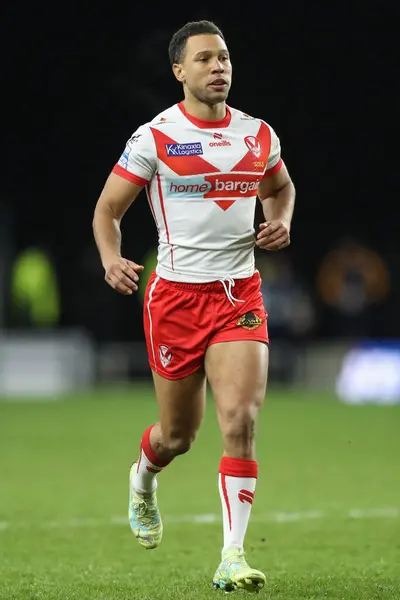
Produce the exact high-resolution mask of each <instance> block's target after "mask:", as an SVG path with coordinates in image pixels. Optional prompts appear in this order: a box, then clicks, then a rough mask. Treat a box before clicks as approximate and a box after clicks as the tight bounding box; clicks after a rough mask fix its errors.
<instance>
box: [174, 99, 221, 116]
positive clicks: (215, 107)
mask: <svg viewBox="0 0 400 600" xmlns="http://www.w3.org/2000/svg"><path fill="white" fill-rule="evenodd" d="M183 106H184V107H185V110H186V112H187V113H189V115H192V116H193V117H196V118H197V119H202V120H203V121H220V120H221V119H224V118H225V115H226V104H225V102H219V103H218V104H205V103H204V102H200V101H199V100H196V99H195V98H185V99H184V100H183Z"/></svg>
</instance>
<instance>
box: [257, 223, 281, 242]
mask: <svg viewBox="0 0 400 600" xmlns="http://www.w3.org/2000/svg"><path fill="white" fill-rule="evenodd" d="M283 235H288V233H287V231H286V229H285V228H284V227H283V226H281V227H279V229H276V230H275V231H270V230H269V229H268V230H266V229H264V230H263V231H262V232H261V233H259V234H258V236H257V240H268V242H274V241H275V240H277V239H278V238H280V237H282V236H283Z"/></svg>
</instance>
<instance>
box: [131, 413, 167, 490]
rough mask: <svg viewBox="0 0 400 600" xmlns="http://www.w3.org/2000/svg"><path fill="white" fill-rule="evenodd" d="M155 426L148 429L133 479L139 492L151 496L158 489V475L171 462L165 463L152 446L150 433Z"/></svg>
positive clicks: (142, 442)
mask: <svg viewBox="0 0 400 600" xmlns="http://www.w3.org/2000/svg"><path fill="white" fill-rule="evenodd" d="M153 427H154V425H151V426H150V427H148V428H147V429H146V431H145V432H144V434H143V437H142V441H141V444H140V454H139V460H138V464H137V467H136V473H135V475H134V477H133V487H134V489H135V490H136V491H137V492H141V493H144V494H149V493H151V492H154V490H155V489H156V488H157V475H158V473H160V472H161V471H162V470H163V468H164V467H166V466H167V465H168V464H169V463H170V462H171V461H163V460H162V459H161V458H159V457H158V456H157V454H156V453H155V451H154V450H153V448H152V447H151V445H150V431H151V430H152V429H153Z"/></svg>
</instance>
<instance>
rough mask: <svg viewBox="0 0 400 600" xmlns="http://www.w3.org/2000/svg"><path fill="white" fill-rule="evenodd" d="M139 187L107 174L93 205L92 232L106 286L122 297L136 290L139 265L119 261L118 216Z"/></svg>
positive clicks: (121, 214) (127, 261) (122, 214)
mask: <svg viewBox="0 0 400 600" xmlns="http://www.w3.org/2000/svg"><path fill="white" fill-rule="evenodd" d="M141 189H142V187H141V186H140V185H137V184H136V183H132V182H131V181H128V180H127V179H124V178H123V177H120V176H119V175H116V174H115V173H110V175H109V177H108V179H107V181H106V183H105V185H104V188H103V190H102V192H101V194H100V197H99V199H98V200H97V203H96V208H95V211H94V217H93V233H94V238H95V241H96V245H97V248H98V250H99V254H100V258H101V262H102V265H103V267H104V270H105V279H106V281H107V283H109V284H110V285H111V287H113V288H114V289H116V290H117V291H119V292H121V293H122V294H131V293H132V291H136V290H137V289H138V288H137V285H136V283H134V282H135V281H138V279H139V277H138V275H137V272H140V271H142V270H143V267H142V266H141V265H137V264H136V263H134V262H132V261H130V260H127V259H125V258H122V256H121V229H120V223H121V220H122V217H123V216H124V214H125V213H126V211H127V210H128V208H129V207H130V205H131V204H132V202H133V201H134V200H135V199H136V197H137V195H138V194H139V192H140V191H141Z"/></svg>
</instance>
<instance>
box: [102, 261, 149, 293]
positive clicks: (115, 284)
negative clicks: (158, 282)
mask: <svg viewBox="0 0 400 600" xmlns="http://www.w3.org/2000/svg"><path fill="white" fill-rule="evenodd" d="M104 268H105V272H106V273H105V280H106V281H107V283H108V285H110V286H111V287H112V288H113V289H114V290H117V292H119V293H120V294H124V295H125V296H129V295H131V294H132V293H133V292H136V291H137V290H138V286H137V282H138V281H139V276H138V273H141V271H143V269H144V267H143V265H137V264H136V263H134V262H133V261H131V260H128V259H126V258H122V257H117V258H115V259H114V260H113V261H111V262H110V263H109V264H107V265H106V266H105V267H104Z"/></svg>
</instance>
